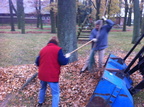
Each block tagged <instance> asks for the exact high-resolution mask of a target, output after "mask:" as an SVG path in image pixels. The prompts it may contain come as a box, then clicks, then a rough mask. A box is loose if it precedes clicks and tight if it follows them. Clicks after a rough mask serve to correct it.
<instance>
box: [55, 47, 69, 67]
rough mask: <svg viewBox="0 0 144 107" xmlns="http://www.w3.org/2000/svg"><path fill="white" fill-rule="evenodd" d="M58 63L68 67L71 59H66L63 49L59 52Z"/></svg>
mask: <svg viewBox="0 0 144 107" xmlns="http://www.w3.org/2000/svg"><path fill="white" fill-rule="evenodd" d="M58 62H59V64H60V65H66V64H68V62H69V58H66V57H65V56H64V54H63V52H62V49H60V50H59V52H58Z"/></svg>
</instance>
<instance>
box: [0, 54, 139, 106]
mask: <svg viewBox="0 0 144 107" xmlns="http://www.w3.org/2000/svg"><path fill="white" fill-rule="evenodd" d="M122 57H124V55H122ZM105 59H106V58H105ZM131 59H132V58H130V59H128V60H127V63H130V61H131ZM84 63H85V58H80V59H79V60H78V61H76V62H74V63H70V64H68V65H65V66H62V67H61V75H60V89H61V106H62V107H70V106H72V107H78V106H79V105H81V106H82V107H84V106H86V104H87V103H88V101H89V99H90V97H91V95H92V93H93V91H94V89H95V86H96V84H97V83H98V81H99V79H100V77H101V75H102V72H101V71H98V72H93V73H89V72H88V71H87V72H85V73H82V74H80V73H79V71H80V70H81V68H82V66H83V65H84ZM36 72H38V70H37V67H36V66H35V65H33V64H29V65H19V66H11V67H7V68H2V67H1V68H0V84H1V85H0V101H4V100H5V98H6V95H7V94H10V93H17V92H19V90H20V89H21V87H22V86H23V84H24V83H25V82H26V81H27V80H28V79H29V78H31V77H32V76H33V74H35V73H36ZM132 78H133V79H134V82H139V81H140V80H141V79H140V78H141V75H140V74H139V73H137V72H136V73H134V74H133V75H132ZM39 88H40V84H39V79H38V77H36V78H35V79H33V80H32V82H31V83H30V84H29V85H28V86H26V87H25V88H24V89H23V90H22V91H23V93H24V94H25V96H26V97H27V98H30V97H34V98H35V103H37V97H38V95H37V94H38V91H39ZM46 96H48V98H50V99H51V92H50V89H49V87H48V89H47V95H46ZM19 100H20V99H19ZM50 104H51V100H48V99H47V100H46V102H45V105H50ZM34 105H35V104H34ZM23 106H24V105H23Z"/></svg>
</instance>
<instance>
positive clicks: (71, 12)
mask: <svg viewBox="0 0 144 107" xmlns="http://www.w3.org/2000/svg"><path fill="white" fill-rule="evenodd" d="M58 38H59V41H60V46H61V47H62V48H63V52H64V54H66V53H69V52H71V51H73V50H74V49H76V48H77V37H76V0H58ZM76 60H77V52H75V53H73V54H72V56H71V57H70V62H73V61H76Z"/></svg>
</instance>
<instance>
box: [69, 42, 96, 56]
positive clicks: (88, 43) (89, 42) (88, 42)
mask: <svg viewBox="0 0 144 107" xmlns="http://www.w3.org/2000/svg"><path fill="white" fill-rule="evenodd" d="M92 41H93V40H90V41H88V42H87V43H85V44H83V45H82V46H80V47H78V48H77V49H75V50H73V51H72V52H70V53H69V54H72V53H74V52H76V51H77V50H79V49H81V48H82V47H84V46H86V45H88V44H89V43H91V42H92Z"/></svg>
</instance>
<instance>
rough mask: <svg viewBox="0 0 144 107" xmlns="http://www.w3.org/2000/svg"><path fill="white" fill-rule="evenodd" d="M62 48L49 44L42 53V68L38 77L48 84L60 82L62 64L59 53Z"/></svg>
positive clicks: (40, 67)
mask: <svg viewBox="0 0 144 107" xmlns="http://www.w3.org/2000/svg"><path fill="white" fill-rule="evenodd" d="M60 49H61V47H59V46H57V45H55V44H54V43H49V44H48V45H47V46H45V47H44V48H43V49H42V50H41V51H40V66H39V73H38V77H39V79H40V80H42V81H46V82H58V81H59V75H60V64H59V62H58V52H59V50H60Z"/></svg>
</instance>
